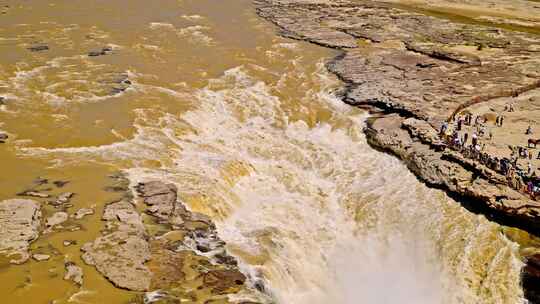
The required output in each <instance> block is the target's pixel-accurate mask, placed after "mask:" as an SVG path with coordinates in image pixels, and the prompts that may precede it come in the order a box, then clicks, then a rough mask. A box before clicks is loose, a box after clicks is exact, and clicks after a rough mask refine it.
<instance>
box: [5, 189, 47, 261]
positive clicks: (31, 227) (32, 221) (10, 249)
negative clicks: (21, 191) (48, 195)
mask: <svg viewBox="0 0 540 304" xmlns="http://www.w3.org/2000/svg"><path fill="white" fill-rule="evenodd" d="M40 221H41V207H40V205H39V203H37V202H36V201H33V200H26V199H11V200H5V201H1V202H0V254H3V255H7V256H17V258H16V259H13V260H11V262H12V263H15V264H20V263H23V262H26V261H27V260H28V258H29V254H28V247H29V244H30V243H31V242H32V241H34V240H36V239H37V238H38V236H39V226H40Z"/></svg>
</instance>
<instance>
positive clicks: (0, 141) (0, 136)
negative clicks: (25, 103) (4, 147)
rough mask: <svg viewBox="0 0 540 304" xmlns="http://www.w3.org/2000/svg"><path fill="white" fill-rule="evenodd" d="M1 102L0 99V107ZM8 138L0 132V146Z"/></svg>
mask: <svg viewBox="0 0 540 304" xmlns="http://www.w3.org/2000/svg"><path fill="white" fill-rule="evenodd" d="M2 101H3V99H0V105H2ZM8 138H9V136H8V135H7V134H6V133H4V132H2V131H0V144H4V143H6V141H7V140H8Z"/></svg>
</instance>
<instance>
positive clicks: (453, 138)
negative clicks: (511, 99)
mask: <svg viewBox="0 0 540 304" xmlns="http://www.w3.org/2000/svg"><path fill="white" fill-rule="evenodd" d="M506 110H507V111H510V112H511V111H513V106H510V108H507V109H506ZM451 123H452V124H453V125H452V128H450V125H449V123H448V122H444V123H443V125H442V126H441V129H440V134H439V135H440V136H441V138H442V139H443V140H444V141H445V142H446V146H447V147H449V148H451V149H453V150H455V151H458V152H460V153H461V154H462V155H463V156H464V157H466V158H469V159H473V160H475V161H478V162H480V163H481V164H483V165H485V166H486V167H488V168H490V169H492V170H494V171H496V172H498V173H500V174H502V175H504V176H505V177H506V179H507V182H508V185H509V186H511V187H512V188H514V189H516V190H518V191H521V192H524V193H527V194H529V195H530V196H531V198H533V199H536V198H537V197H540V176H537V175H536V170H535V168H534V167H533V165H532V159H533V157H534V155H533V152H532V150H530V149H529V148H530V147H529V146H527V147H521V146H518V147H515V146H511V147H510V149H511V154H510V155H509V157H496V156H493V155H490V154H488V153H487V152H486V151H485V150H486V149H485V148H486V142H487V143H488V144H489V141H491V140H492V138H493V134H492V132H491V130H489V129H488V127H487V119H486V118H485V117H484V116H480V115H479V116H476V117H474V115H473V114H471V113H467V114H465V115H462V116H459V117H457V118H456V119H453V120H452V121H451ZM503 124H504V116H503V115H497V117H496V119H495V126H496V127H502V126H503ZM464 126H469V127H471V128H469V132H471V134H470V136H469V133H468V131H463V132H460V131H462V130H463V129H464ZM470 129H472V131H471V130H470ZM460 133H462V135H460ZM532 133H533V130H532V127H531V126H529V127H528V128H527V130H526V131H525V134H532ZM480 139H484V141H483V143H481V142H480ZM536 159H540V152H538V154H537V156H536ZM519 160H524V161H526V162H527V167H526V168H523V167H522V166H520V165H518V161H519Z"/></svg>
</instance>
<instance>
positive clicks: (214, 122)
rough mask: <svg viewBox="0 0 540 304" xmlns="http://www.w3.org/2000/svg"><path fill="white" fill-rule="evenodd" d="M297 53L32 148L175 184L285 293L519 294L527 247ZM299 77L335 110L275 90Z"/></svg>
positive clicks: (295, 296)
mask: <svg viewBox="0 0 540 304" xmlns="http://www.w3.org/2000/svg"><path fill="white" fill-rule="evenodd" d="M287 49H289V47H287ZM269 56H271V55H269ZM272 56H273V55H272ZM290 64H291V67H290V69H289V72H287V73H285V74H283V75H281V76H280V77H281V79H279V80H278V81H276V84H275V85H272V84H269V83H267V82H264V81H262V80H261V79H259V78H258V77H257V76H255V75H256V74H257V73H260V72H261V71H264V69H261V68H256V67H249V66H240V67H236V68H233V69H230V70H228V71H227V72H225V73H224V75H223V76H221V77H219V78H217V79H214V80H213V81H211V82H210V84H209V85H208V86H207V87H205V88H203V89H197V90H193V91H192V92H190V95H188V97H189V100H190V101H189V102H190V104H191V105H193V110H190V111H188V112H185V113H184V114H182V115H180V116H175V115H171V114H169V113H166V112H162V113H158V114H159V115H156V111H155V110H153V111H150V110H145V109H139V110H137V114H138V120H137V125H136V127H137V133H136V134H135V136H134V137H133V138H132V139H128V140H125V141H122V142H118V143H115V144H111V145H105V146H98V147H79V148H59V149H43V148H29V149H26V150H24V151H25V152H24V153H27V154H32V155H38V156H44V157H47V156H49V155H50V156H52V157H58V158H62V159H64V160H66V161H69V160H70V159H71V160H80V159H93V160H96V161H105V162H112V163H116V164H117V165H118V166H119V167H120V168H122V169H124V170H126V172H128V173H129V176H130V177H131V179H132V180H133V182H137V181H144V180H150V179H156V178H159V179H166V180H169V181H171V182H174V183H175V184H176V185H177V186H178V188H179V195H180V197H181V198H182V199H183V200H184V201H185V202H186V203H187V204H188V206H189V207H190V208H192V209H193V210H196V211H199V212H204V213H206V214H208V215H210V216H212V217H213V218H214V219H216V221H217V225H218V229H219V232H220V236H221V237H222V238H223V239H224V240H225V241H226V242H227V243H228V245H229V247H230V249H231V250H232V252H233V253H234V254H236V255H237V256H238V257H239V258H240V259H241V260H242V261H243V265H242V267H243V269H244V271H245V272H246V273H247V274H248V275H249V276H250V278H251V280H252V282H253V283H256V282H262V283H261V284H262V285H264V291H265V293H266V294H268V296H269V297H271V298H272V299H274V300H275V301H276V302H277V303H292V304H308V303H309V304H313V303H315V304H318V303H321V304H322V303H344V304H349V303H368V304H371V303H377V304H379V303H407V304H408V303H411V304H412V303H426V304H427V303H429V304H431V303H441V304H442V303H452V304H453V303H474V304H476V303H522V302H523V300H522V291H521V289H520V286H519V273H520V269H521V266H522V263H521V262H520V260H519V257H518V254H517V246H516V245H515V244H514V243H512V242H510V241H508V240H507V239H506V238H505V237H504V236H503V235H502V234H501V233H500V228H499V226H497V225H495V224H493V223H490V222H488V221H487V220H485V219H484V218H483V217H482V216H476V215H473V214H470V213H469V212H467V211H466V210H464V209H463V208H461V207H460V206H459V204H458V203H457V202H455V201H453V200H452V199H450V198H448V197H447V196H446V195H445V194H444V193H442V192H440V191H437V190H432V189H429V188H427V187H426V186H424V185H423V184H421V183H420V182H418V181H417V180H416V178H415V177H414V176H413V175H412V174H411V173H409V172H408V171H407V169H406V168H405V166H404V165H403V164H402V163H400V162H399V161H398V160H396V159H395V158H393V157H391V156H388V155H385V154H382V153H379V152H376V151H374V150H373V149H371V148H370V147H369V146H368V145H367V143H366V140H365V137H364V135H363V133H362V128H363V125H364V120H365V118H366V117H367V116H366V114H364V113H360V112H359V111H358V110H354V109H352V108H350V107H348V106H345V105H343V104H342V103H341V102H340V101H339V100H338V99H337V98H335V97H334V96H333V95H332V94H330V93H329V92H330V91H331V90H332V89H334V88H335V87H336V85H337V82H336V80H335V79H334V78H333V77H331V76H330V75H329V74H328V73H327V72H326V71H325V70H324V66H323V64H322V63H319V64H318V68H317V69H316V71H315V72H313V73H311V72H308V69H306V68H305V67H302V65H299V64H297V63H296V62H294V61H293V62H291V63H290ZM292 79H305V80H306V81H309V82H310V83H311V84H313V85H312V86H311V88H312V89H309V90H305V92H306V93H305V96H304V98H303V99H302V100H301V102H302V103H303V104H305V106H306V107H311V108H321V109H326V110H329V111H331V113H332V117H331V118H330V119H329V120H326V121H320V122H319V123H317V124H315V125H314V126H309V125H308V124H306V123H305V122H304V121H303V120H296V119H293V117H291V116H290V115H289V112H288V111H287V110H286V106H287V103H286V102H285V101H284V100H283V99H282V97H280V95H279V94H276V92H279V91H280V89H281V88H283V87H284V86H286V83H287V82H289V81H291V80H292ZM137 89H138V90H143V89H144V90H146V92H147V93H148V92H149V91H152V90H155V91H156V92H158V91H163V90H165V89H164V88H159V87H152V86H151V85H146V86H143V85H140V86H138V87H137ZM166 90H170V89H166ZM185 94H187V93H185V92H183V93H181V94H180V93H179V94H178V99H179V102H185V99H186V95H185ZM148 160H154V161H159V163H160V166H158V167H149V166H146V165H145V161H148ZM261 284H259V286H261Z"/></svg>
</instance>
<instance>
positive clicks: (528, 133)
mask: <svg viewBox="0 0 540 304" xmlns="http://www.w3.org/2000/svg"><path fill="white" fill-rule="evenodd" d="M525 134H527V135H530V134H532V127H531V125H529V126H528V127H527V131H525Z"/></svg>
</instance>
